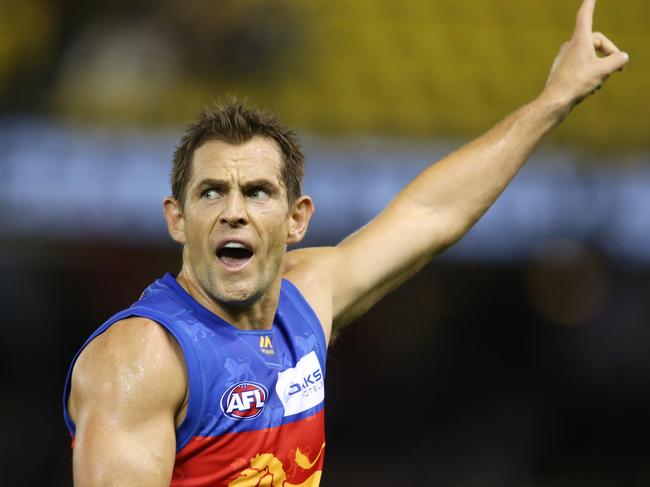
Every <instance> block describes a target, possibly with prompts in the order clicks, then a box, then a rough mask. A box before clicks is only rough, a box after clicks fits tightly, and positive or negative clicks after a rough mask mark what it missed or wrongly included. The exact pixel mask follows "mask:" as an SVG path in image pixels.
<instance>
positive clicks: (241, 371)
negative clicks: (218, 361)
mask: <svg viewBox="0 0 650 487" xmlns="http://www.w3.org/2000/svg"><path fill="white" fill-rule="evenodd" d="M223 367H224V369H226V370H227V371H228V373H229V374H230V377H228V381H229V382H230V381H236V382H239V381H242V380H251V379H254V378H255V375H253V371H252V370H251V361H250V360H248V359H246V360H242V361H241V362H238V361H237V360H235V359H233V358H227V359H226V362H225V363H224V364H223Z"/></svg>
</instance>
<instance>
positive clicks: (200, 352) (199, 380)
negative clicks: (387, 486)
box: [63, 274, 327, 487]
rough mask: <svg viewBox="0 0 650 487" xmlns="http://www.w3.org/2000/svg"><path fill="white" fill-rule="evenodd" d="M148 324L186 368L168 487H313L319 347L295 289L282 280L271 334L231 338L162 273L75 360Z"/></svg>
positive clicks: (322, 353) (321, 380) (319, 416)
mask: <svg viewBox="0 0 650 487" xmlns="http://www.w3.org/2000/svg"><path fill="white" fill-rule="evenodd" d="M130 316H142V317H146V318H149V319H151V320H154V321H156V322H157V323H159V324H160V325H162V326H163V327H165V329H166V330H167V331H168V332H169V333H171V335H172V336H174V338H175V339H176V341H177V342H178V343H179V345H180V347H181V349H182V350H183V354H184V357H185V363H186V366H187V374H188V384H189V399H188V406H187V414H186V417H185V419H184V421H183V422H182V424H181V425H180V426H179V427H178V428H177V430H176V462H175V465H174V473H173V476H172V482H171V485H172V486H174V487H181V486H188V487H189V486H192V487H202V486H210V487H212V486H239V487H247V486H257V485H265V486H272V487H291V486H305V487H307V486H310V487H311V486H317V485H318V483H319V481H320V478H321V474H322V469H323V457H324V453H325V429H324V399H325V359H326V349H327V347H326V342H325V336H324V334H323V330H322V328H321V325H320V322H319V321H318V318H317V317H316V315H315V314H314V311H313V310H312V309H311V307H310V306H309V304H308V303H307V302H306V301H305V299H304V298H303V296H302V295H301V294H300V292H299V291H298V289H297V288H296V287H295V286H294V285H293V284H291V283H290V282H289V281H287V280H283V281H282V288H281V292H280V302H279V305H278V309H277V312H276V315H275V319H274V321H273V327H272V329H271V330H260V331H258V330H254V331H248V330H239V329H238V328H236V327H234V326H232V325H230V324H229V323H227V322H226V321H224V320H223V319H221V318H219V317H218V316H216V315H215V314H214V313H212V312H210V311H208V310H207V309H206V308H204V307H203V306H201V305H200V304H199V303H198V302H196V301H195V300H194V298H192V297H191V296H190V295H189V294H188V293H187V292H186V291H185V290H184V289H183V288H182V287H181V286H180V285H179V284H178V282H177V281H176V279H175V277H174V276H172V275H171V274H166V275H165V276H164V277H163V278H162V279H159V280H157V281H155V282H154V283H153V284H152V285H150V286H149V287H148V288H147V289H146V290H145V292H144V293H143V295H142V297H141V298H140V300H139V301H137V302H136V303H135V304H133V306H131V307H130V308H128V309H126V310H124V311H122V312H120V313H118V314H116V315H114V316H113V317H111V318H110V319H109V320H108V321H107V322H106V323H104V324H103V325H102V326H101V327H99V328H98V329H97V330H96V331H95V332H94V333H93V334H92V335H91V337H90V338H89V339H88V340H87V341H86V343H85V344H84V345H83V347H82V348H81V349H80V350H79V352H77V354H76V355H75V357H74V359H73V361H72V364H71V365H70V370H69V372H68V377H67V380H66V384H65V390H64V396H63V407H64V419H65V422H66V425H67V427H68V429H69V431H70V434H71V436H72V438H73V445H74V435H75V425H74V422H73V421H72V419H71V418H70V416H69V414H68V410H67V402H68V395H69V391H70V377H71V374H72V368H73V366H74V363H75V361H76V360H77V357H78V356H79V353H81V350H83V348H84V347H86V345H88V343H90V341H91V340H93V339H94V338H95V337H96V336H98V335H100V334H101V333H103V332H104V331H106V330H107V329H108V327H110V326H111V325H112V324H113V323H115V322H117V321H119V320H123V319H125V318H128V317H130Z"/></svg>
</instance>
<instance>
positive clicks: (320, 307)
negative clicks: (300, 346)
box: [284, 247, 336, 340]
mask: <svg viewBox="0 0 650 487" xmlns="http://www.w3.org/2000/svg"><path fill="white" fill-rule="evenodd" d="M335 259H336V248H335V247H312V248H306V249H298V250H294V251H291V252H289V253H288V254H287V256H286V260H285V266H284V277H285V278H286V279H288V280H289V281H291V282H292V283H293V284H294V285H295V286H296V287H297V288H298V289H299V290H300V292H301V293H302V295H303V296H304V297H305V299H306V300H307V302H308V303H309V304H310V306H311V307H312V308H313V310H314V312H315V313H316V315H317V316H318V319H319V320H320V322H321V324H322V325H323V331H324V332H325V336H326V337H327V339H328V340H329V336H330V332H331V329H332V295H333V294H332V284H333V281H332V269H333V267H334V262H335Z"/></svg>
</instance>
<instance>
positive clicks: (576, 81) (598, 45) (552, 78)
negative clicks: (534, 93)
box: [543, 0, 629, 110]
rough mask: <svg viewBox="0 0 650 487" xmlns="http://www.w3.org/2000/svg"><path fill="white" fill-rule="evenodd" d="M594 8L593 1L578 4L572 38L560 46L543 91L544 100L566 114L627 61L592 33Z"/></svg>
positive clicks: (626, 57) (599, 35)
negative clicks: (564, 109) (559, 106)
mask: <svg viewBox="0 0 650 487" xmlns="http://www.w3.org/2000/svg"><path fill="white" fill-rule="evenodd" d="M595 7H596V0H584V1H583V2H582V6H581V7H580V10H579V11H578V15H577V19H576V27H575V31H574V32H573V37H572V38H571V40H570V41H568V42H565V43H564V44H563V45H562V48H561V49H560V52H559V54H558V55H557V57H556V58H555V61H554V62H553V67H552V68H551V73H550V74H549V77H548V80H547V81H546V87H545V88H544V93H543V95H544V96H546V97H548V98H549V99H551V100H554V101H559V102H560V103H562V104H565V105H566V106H567V108H568V109H569V110H570V109H571V108H573V107H574V106H575V105H577V104H578V103H580V102H581V101H582V100H584V99H585V98H587V97H588V96H589V95H592V94H593V93H595V92H596V91H597V90H599V89H600V88H601V87H602V85H603V83H605V81H606V80H607V78H608V77H609V75H610V74H612V73H613V72H614V71H621V70H622V69H623V66H625V65H626V64H627V62H628V60H629V57H628V55H627V54H626V53H624V52H622V51H621V50H620V49H619V48H618V47H616V46H615V45H614V43H613V42H612V41H610V40H609V39H608V38H607V37H605V35H603V34H602V33H600V32H592V25H593V17H594V9H595ZM598 54H601V55H602V57H600V56H599V55H598Z"/></svg>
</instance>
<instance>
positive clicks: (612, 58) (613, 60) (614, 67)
mask: <svg viewBox="0 0 650 487" xmlns="http://www.w3.org/2000/svg"><path fill="white" fill-rule="evenodd" d="M629 60H630V56H629V55H628V54H627V53H626V52H622V51H618V52H615V53H612V54H610V55H609V56H607V57H604V58H602V59H601V60H600V62H601V64H602V66H603V69H604V70H605V71H606V72H607V74H610V73H613V72H614V71H620V70H621V69H623V66H625V65H626V64H627V62H628V61H629Z"/></svg>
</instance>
